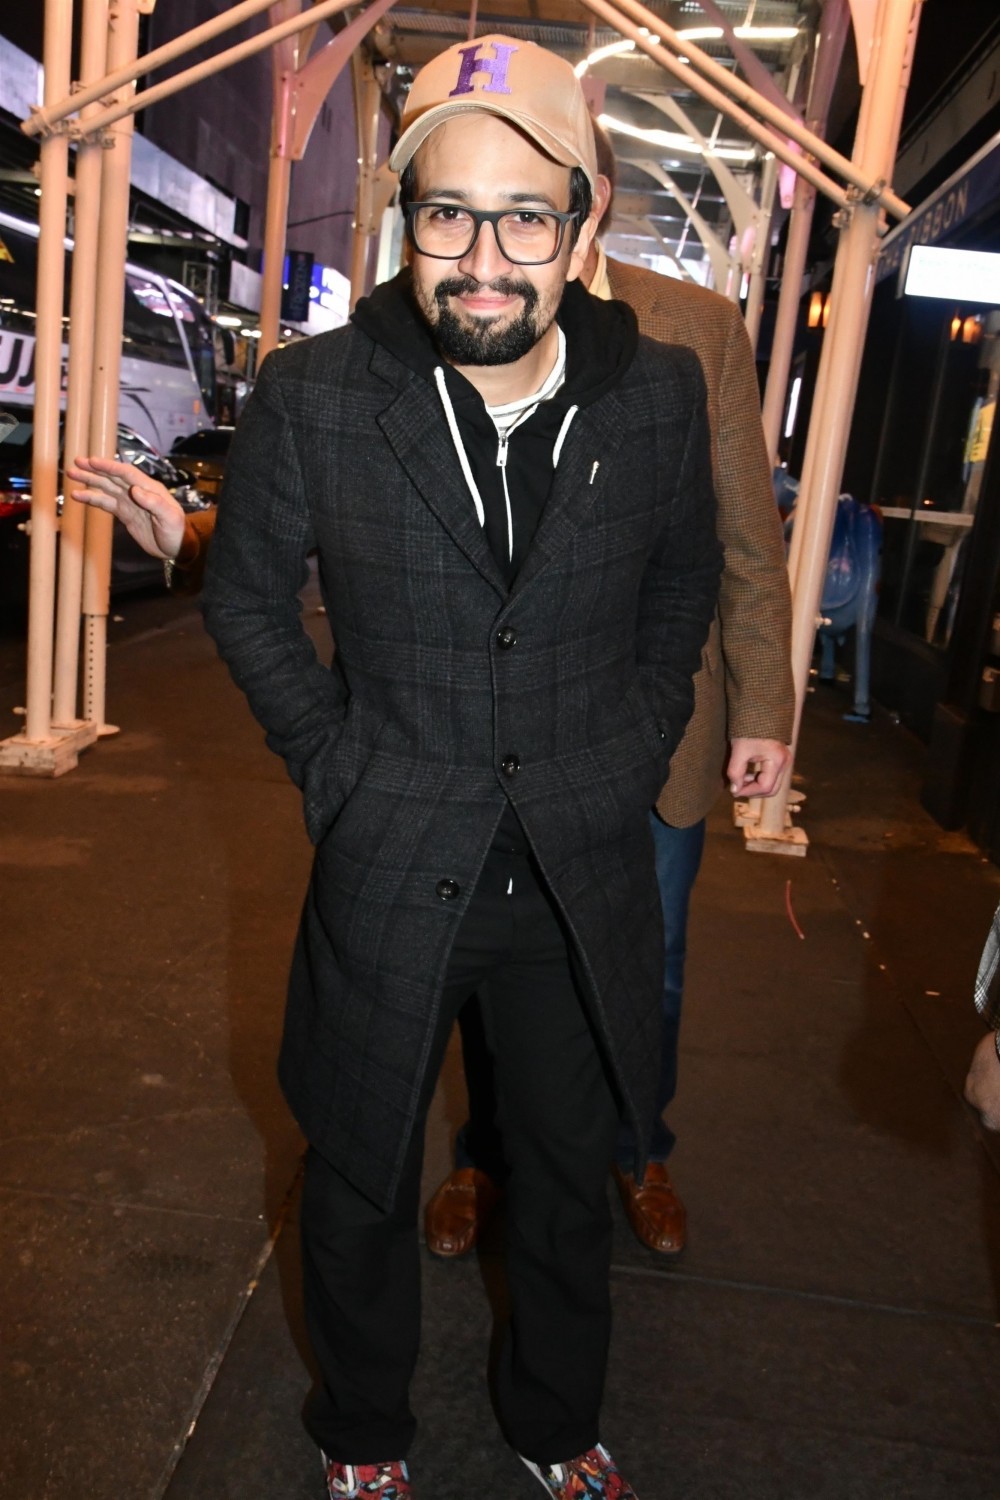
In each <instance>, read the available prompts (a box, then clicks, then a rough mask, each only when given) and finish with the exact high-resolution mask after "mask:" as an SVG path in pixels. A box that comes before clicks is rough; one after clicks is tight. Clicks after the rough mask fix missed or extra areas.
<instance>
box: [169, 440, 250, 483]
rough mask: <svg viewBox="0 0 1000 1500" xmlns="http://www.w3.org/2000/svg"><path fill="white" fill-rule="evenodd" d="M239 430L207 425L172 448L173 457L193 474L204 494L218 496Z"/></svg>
mask: <svg viewBox="0 0 1000 1500" xmlns="http://www.w3.org/2000/svg"><path fill="white" fill-rule="evenodd" d="M235 431H236V429H235V427H203V428H202V429H201V431H200V432H192V433H190V434H189V435H188V436H187V437H182V438H178V439H177V441H176V443H175V444H174V446H173V447H172V448H171V450H170V457H171V458H172V459H173V460H174V462H175V463H176V464H177V465H178V466H179V467H180V468H182V469H183V470H184V471H185V473H187V474H190V475H191V478H192V479H193V480H194V481H195V483H196V484H197V486H198V488H199V489H200V490H201V491H202V492H203V494H206V495H217V494H218V493H219V490H220V489H221V488H222V475H223V473H224V471H225V467H226V459H227V457H228V456H229V445H230V443H231V442H232V440H233V433H234V432H235Z"/></svg>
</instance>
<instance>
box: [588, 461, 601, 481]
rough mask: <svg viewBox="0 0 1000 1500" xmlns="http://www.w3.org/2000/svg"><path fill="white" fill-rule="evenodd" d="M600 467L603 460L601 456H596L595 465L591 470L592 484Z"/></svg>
mask: <svg viewBox="0 0 1000 1500" xmlns="http://www.w3.org/2000/svg"><path fill="white" fill-rule="evenodd" d="M600 467H601V460H600V459H599V458H595V459H594V466H593V468H592V469H591V471H590V483H591V484H593V482H594V479H595V477H596V475H597V471H598V469H599V468H600Z"/></svg>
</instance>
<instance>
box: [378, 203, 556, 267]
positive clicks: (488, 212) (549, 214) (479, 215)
mask: <svg viewBox="0 0 1000 1500" xmlns="http://www.w3.org/2000/svg"><path fill="white" fill-rule="evenodd" d="M420 208H452V209H456V210H457V211H458V212H460V213H463V214H468V216H469V218H470V219H472V220H473V222H474V226H475V227H474V228H473V231H472V239H471V240H470V241H469V243H468V244H467V245H466V246H465V249H464V250H459V252H458V254H457V255H441V254H440V253H439V252H438V251H436V250H423V249H421V247H420V245H419V243H418V241H417V234H416V229H415V228H414V218H415V216H416V213H417V210H418V209H420ZM518 213H537V214H544V215H545V217H546V218H547V219H556V220H557V221H558V224H559V233H558V234H557V235H556V244H555V249H554V250H553V251H552V254H551V255H546V257H545V259H544V260H519V259H517V257H516V256H513V255H508V254H507V252H506V250H505V249H504V248H503V247H502V245H501V244H500V220H501V219H506V218H509V217H510V216H511V215H512V214H518ZM579 217H580V215H579V212H578V211H577V210H576V209H573V210H572V211H571V212H569V213H560V212H559V211H558V209H555V208H527V207H526V208H468V207H466V205H465V204H464V203H438V202H436V201H435V200H434V199H430V198H428V199H426V200H424V201H422V202H419V203H408V204H407V205H406V232H407V234H408V235H409V237H410V243H411V244H412V246H413V248H414V250H416V252H417V254H418V255H426V256H427V257H428V259H429V260H462V259H463V258H464V257H465V256H466V255H471V253H472V251H473V249H474V247H475V244H476V241H477V240H478V239H479V231H480V230H481V229H482V227H483V225H484V224H492V225H493V233H494V235H495V236H496V242H497V249H498V250H499V251H500V254H501V255H502V256H503V258H504V260H509V261H510V263H511V265H512V266H548V265H551V263H552V262H553V261H554V260H555V259H556V257H557V256H558V254H559V252H560V250H561V249H562V247H563V240H564V239H565V238H566V226H567V224H571V223H572V222H574V220H576V219H578V218H579Z"/></svg>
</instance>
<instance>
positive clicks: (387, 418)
mask: <svg viewBox="0 0 1000 1500" xmlns="http://www.w3.org/2000/svg"><path fill="white" fill-rule="evenodd" d="M388 358H389V356H387V355H385V353H384V351H383V350H381V349H380V348H378V347H376V351H375V356H374V358H373V360H372V369H373V370H375V372H376V373H377V374H379V375H381V376H382V377H383V378H389V379H390V382H391V383H392V384H394V385H397V386H398V384H399V372H400V370H401V368H402V367H401V366H400V365H399V364H398V363H397V361H396V360H395V359H393V360H392V366H391V370H390V369H387V368H379V365H380V363H381V362H383V361H384V360H385V359H388ZM376 420H377V422H378V425H379V427H380V428H381V430H382V432H383V433H384V435H385V438H386V441H387V442H388V443H389V445H390V447H391V448H392V451H393V453H394V454H395V455H396V458H397V460H398V461H399V463H400V465H401V466H402V468H403V469H404V471H405V472H406V474H407V475H408V476H409V478H410V480H411V482H412V483H413V484H414V485H415V486H416V488H417V490H418V491H419V493H420V495H421V497H422V499H423V500H424V502H425V504H426V505H427V507H428V509H429V510H431V511H433V513H434V515H435V516H436V517H437V518H438V520H439V521H440V523H441V525H442V526H443V527H444V529H445V531H447V533H448V535H449V536H450V537H451V539H452V541H453V542H454V543H455V545H456V546H457V547H458V548H459V549H460V551H461V552H462V553H463V554H464V555H465V557H466V558H467V559H468V561H469V562H470V563H471V564H472V566H473V567H474V568H475V569H476V570H477V572H479V573H481V574H482V576H483V577H484V578H485V579H486V581H487V583H489V584H491V585H492V587H493V588H495V589H496V591H497V593H498V594H499V595H500V596H501V598H506V596H507V586H506V584H505V582H504V579H503V575H502V574H501V572H500V569H499V567H498V566H497V563H496V559H495V558H494V556H493V554H492V552H491V551H490V547H489V543H488V542H487V540H486V536H485V533H484V532H483V529H482V527H481V526H480V524H479V519H478V517H477V515H476V509H475V506H474V504H473V500H472V496H471V495H470V494H469V490H468V487H467V485H466V483H465V479H464V478H463V476H462V471H461V468H460V467H459V462H458V456H457V454H456V453H455V449H454V447H453V445H452V442H451V438H450V436H449V433H448V428H447V426H446V424H445V420H444V413H443V412H442V410H441V403H440V401H439V399H438V396H437V392H436V391H435V390H434V389H433V387H432V386H430V385H428V384H427V382H426V381H425V380H421V379H419V378H417V377H413V378H407V380H406V383H405V384H404V385H403V386H402V388H401V389H399V392H398V395H397V396H396V399H395V400H394V401H393V402H392V403H391V404H390V405H389V406H387V407H386V408H385V410H384V411H382V412H380V413H379V415H378V417H377V418H376Z"/></svg>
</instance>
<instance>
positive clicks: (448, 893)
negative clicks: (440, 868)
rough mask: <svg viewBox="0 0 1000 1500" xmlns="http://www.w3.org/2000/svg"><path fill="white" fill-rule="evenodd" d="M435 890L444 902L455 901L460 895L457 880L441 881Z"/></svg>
mask: <svg viewBox="0 0 1000 1500" xmlns="http://www.w3.org/2000/svg"><path fill="white" fill-rule="evenodd" d="M434 889H435V891H436V892H437V894H438V895H439V896H440V897H441V900H442V901H454V900H455V897H456V896H457V895H458V894H459V885H458V882H457V881H455V880H439V881H438V883H437V885H436V886H435V887H434Z"/></svg>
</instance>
